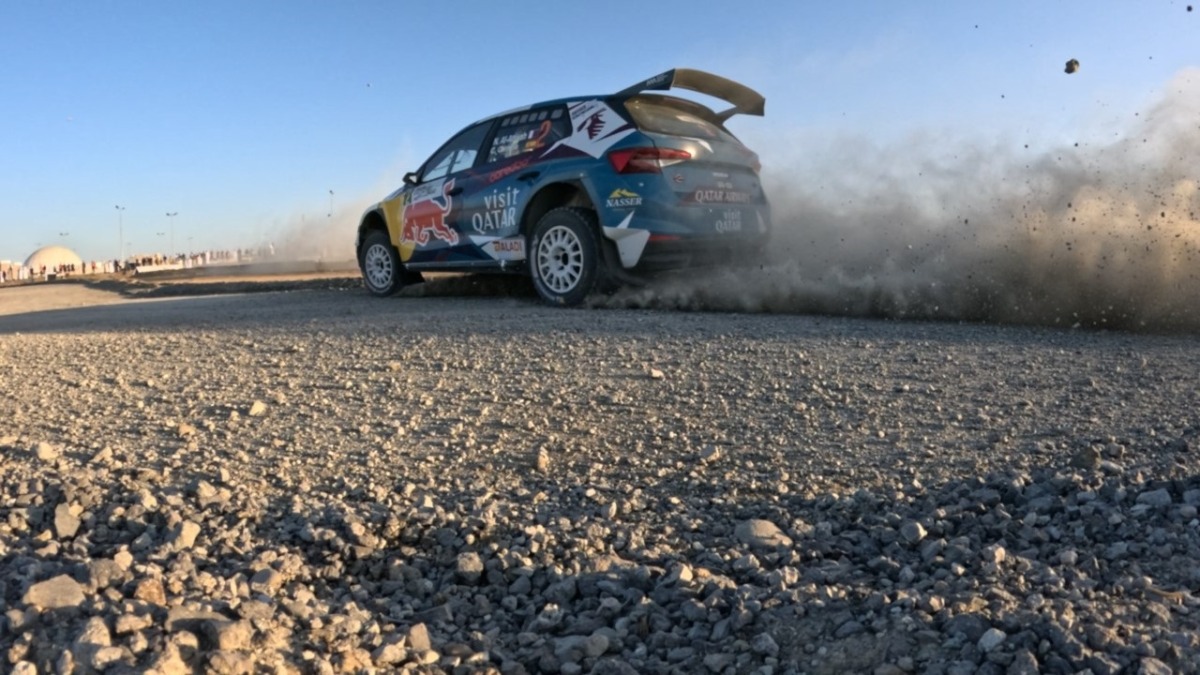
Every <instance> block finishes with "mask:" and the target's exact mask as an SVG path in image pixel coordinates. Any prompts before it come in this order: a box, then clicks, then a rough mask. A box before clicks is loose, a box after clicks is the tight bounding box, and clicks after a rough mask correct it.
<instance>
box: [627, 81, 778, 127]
mask: <svg viewBox="0 0 1200 675" xmlns="http://www.w3.org/2000/svg"><path fill="white" fill-rule="evenodd" d="M672 88H678V89H690V90H692V91H698V92H700V93H701V94H708V95H709V96H713V97H716V98H719V99H721V100H722V101H727V102H729V103H732V104H733V107H732V108H730V109H729V110H726V111H724V112H720V113H717V117H718V118H719V119H720V120H721V121H722V122H723V121H725V120H727V119H729V118H730V117H733V116H734V115H738V114H741V115H758V116H760V117H761V116H762V115H763V112H764V109H765V107H766V102H767V100H766V99H765V98H763V96H762V94H760V93H758V92H757V91H754V90H753V89H751V88H750V87H747V86H746V85H744V84H738V83H737V82H734V81H733V80H727V79H725V78H723V77H721V76H720V75H713V74H712V73H706V72H704V71H703V70H692V69H691V68H673V69H671V70H668V71H667V72H665V73H662V74H660V75H655V76H654V77H652V78H650V79H648V80H646V81H645V82H639V83H637V84H635V85H633V86H632V87H628V88H626V89H623V90H621V91H620V92H617V95H618V96H632V95H634V94H636V93H638V92H640V91H647V90H654V91H666V90H667V89H672Z"/></svg>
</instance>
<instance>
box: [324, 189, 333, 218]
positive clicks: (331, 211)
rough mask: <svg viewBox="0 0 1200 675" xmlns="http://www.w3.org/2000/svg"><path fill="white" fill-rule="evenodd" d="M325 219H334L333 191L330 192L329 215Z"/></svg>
mask: <svg viewBox="0 0 1200 675" xmlns="http://www.w3.org/2000/svg"><path fill="white" fill-rule="evenodd" d="M325 217H326V218H332V217H333V190H330V191H329V213H328V214H327V215H326V216H325Z"/></svg>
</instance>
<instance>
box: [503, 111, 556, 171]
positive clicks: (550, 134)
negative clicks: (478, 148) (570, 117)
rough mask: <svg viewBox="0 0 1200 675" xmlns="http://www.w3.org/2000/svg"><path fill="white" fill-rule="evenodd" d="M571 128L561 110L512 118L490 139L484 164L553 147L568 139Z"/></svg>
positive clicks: (505, 119)
mask: <svg viewBox="0 0 1200 675" xmlns="http://www.w3.org/2000/svg"><path fill="white" fill-rule="evenodd" d="M570 133H571V124H570V122H568V121H567V116H566V114H565V111H564V109H563V108H562V107H561V106H560V107H556V108H552V109H544V110H539V111H536V112H532V113H525V114H522V115H512V116H510V117H506V118H504V119H503V120H501V122H500V130H499V131H497V132H496V137H495V138H493V139H492V144H491V147H490V148H489V149H488V154H487V162H488V163H489V164H490V163H492V162H499V161H503V160H506V159H512V158H513V157H517V156H520V155H523V154H525V153H529V152H535V151H537V150H541V149H543V148H547V147H549V146H551V145H554V144H555V143H556V142H558V141H559V140H561V139H563V138H565V137H567V136H569V135H570Z"/></svg>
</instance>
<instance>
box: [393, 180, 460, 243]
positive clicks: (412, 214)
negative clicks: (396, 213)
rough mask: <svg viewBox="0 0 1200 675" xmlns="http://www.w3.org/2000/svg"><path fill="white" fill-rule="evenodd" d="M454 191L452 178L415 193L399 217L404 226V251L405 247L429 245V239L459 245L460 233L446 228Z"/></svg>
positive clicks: (429, 184)
mask: <svg viewBox="0 0 1200 675" xmlns="http://www.w3.org/2000/svg"><path fill="white" fill-rule="evenodd" d="M453 190H454V179H453V178H451V179H450V180H448V181H445V182H442V181H437V182H433V183H426V184H425V185H421V186H419V187H417V188H416V189H414V190H413V191H412V194H411V195H410V196H409V201H408V203H407V204H405V205H404V212H403V213H402V214H401V216H400V220H401V222H403V223H404V229H403V230H401V233H400V244H401V246H402V247H403V246H404V244H408V245H409V246H425V245H426V244H428V243H429V241H430V235H433V237H434V238H436V239H441V240H442V241H444V242H446V243H448V244H457V243H458V233H457V232H455V231H454V230H453V229H452V228H450V227H449V226H448V225H446V217H447V216H449V215H450V210H451V209H453V208H454V198H453V197H451V196H450V193H451V192H452V191H453ZM439 194H440V196H441V199H440V200H439V199H438V196H439Z"/></svg>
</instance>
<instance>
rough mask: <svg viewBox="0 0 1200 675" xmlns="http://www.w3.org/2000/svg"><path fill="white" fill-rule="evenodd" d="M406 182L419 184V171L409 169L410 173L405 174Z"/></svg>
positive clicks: (406, 183) (407, 183)
mask: <svg viewBox="0 0 1200 675" xmlns="http://www.w3.org/2000/svg"><path fill="white" fill-rule="evenodd" d="M404 184H405V185H416V184H417V172H416V171H409V172H408V173H406V174H404Z"/></svg>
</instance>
